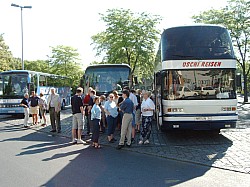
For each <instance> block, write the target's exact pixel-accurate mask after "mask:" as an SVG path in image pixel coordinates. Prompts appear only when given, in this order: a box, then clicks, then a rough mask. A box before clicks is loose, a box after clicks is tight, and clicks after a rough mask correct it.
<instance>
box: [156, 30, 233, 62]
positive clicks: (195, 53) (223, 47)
mask: <svg viewBox="0 0 250 187" xmlns="http://www.w3.org/2000/svg"><path fill="white" fill-rule="evenodd" d="M161 49H162V51H161V52H162V61H165V60H183V59H190V60H192V59H196V60H197V59H234V58H235V57H234V53H233V47H232V44H231V39H230V36H229V33H228V31H227V30H226V29H225V28H223V27H215V26H188V27H185V26H184V27H175V28H169V29H166V30H165V31H164V32H163V34H162V39H161Z"/></svg>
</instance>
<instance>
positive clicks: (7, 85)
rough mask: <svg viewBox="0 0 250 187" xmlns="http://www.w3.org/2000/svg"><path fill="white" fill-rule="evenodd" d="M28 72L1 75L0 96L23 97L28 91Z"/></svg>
mask: <svg viewBox="0 0 250 187" xmlns="http://www.w3.org/2000/svg"><path fill="white" fill-rule="evenodd" d="M27 83H28V74H21V73H10V74H2V75H0V98H11V97H13V96H14V97H15V98H22V97H23V95H24V93H26V92H27V91H28V88H27V86H28V84H27Z"/></svg>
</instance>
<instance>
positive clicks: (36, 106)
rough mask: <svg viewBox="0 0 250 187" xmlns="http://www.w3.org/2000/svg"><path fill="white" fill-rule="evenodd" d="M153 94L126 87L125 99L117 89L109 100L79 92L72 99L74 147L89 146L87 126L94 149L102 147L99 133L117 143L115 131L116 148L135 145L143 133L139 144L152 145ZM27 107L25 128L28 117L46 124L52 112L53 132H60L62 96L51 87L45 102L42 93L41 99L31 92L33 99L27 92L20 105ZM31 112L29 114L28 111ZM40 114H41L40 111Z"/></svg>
mask: <svg viewBox="0 0 250 187" xmlns="http://www.w3.org/2000/svg"><path fill="white" fill-rule="evenodd" d="M150 96H151V92H150V91H141V90H139V89H138V90H130V89H129V87H124V89H123V91H122V96H119V95H118V92H117V91H116V90H114V91H113V92H112V93H110V94H109V95H108V96H107V98H106V96H105V95H101V96H96V91H95V90H94V89H93V88H91V87H89V88H88V93H87V94H86V95H84V94H83V88H81V87H79V88H77V89H76V93H75V95H74V96H72V97H71V106H72V107H71V109H72V115H73V118H72V141H71V143H72V144H87V143H86V142H85V141H84V140H82V134H83V130H84V127H86V132H85V135H89V136H91V142H92V146H93V147H94V148H96V149H99V148H101V145H100V143H99V136H100V133H106V134H107V141H108V142H109V143H115V142H116V141H117V139H116V138H115V130H116V129H118V130H120V140H119V141H118V142H119V143H118V145H117V149H121V148H123V147H124V146H125V145H126V146H128V147H130V146H131V145H132V144H133V143H135V137H136V134H137V133H140V138H139V142H138V144H149V138H150V134H151V127H152V119H153V113H154V110H155V104H154V102H153V101H152V99H151V98H150ZM21 106H23V107H24V114H25V118H24V127H28V119H29V114H32V121H33V125H36V124H37V123H38V114H39V113H40V114H41V117H42V119H43V123H42V125H46V116H45V113H46V111H49V116H50V121H51V132H57V133H60V132H61V125H60V110H61V103H60V97H59V95H58V94H57V93H56V92H55V88H51V91H50V95H49V97H48V99H47V101H46V99H44V96H43V94H42V93H41V94H40V97H38V96H37V95H36V93H35V92H34V91H32V93H31V96H30V97H29V95H28V94H27V93H26V94H25V95H24V99H23V100H22V102H21ZM29 110H30V111H29ZM39 111H40V112H39Z"/></svg>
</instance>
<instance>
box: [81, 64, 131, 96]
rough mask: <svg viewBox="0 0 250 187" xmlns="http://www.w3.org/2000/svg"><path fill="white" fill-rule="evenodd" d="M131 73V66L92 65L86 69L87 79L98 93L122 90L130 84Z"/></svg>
mask: <svg viewBox="0 0 250 187" xmlns="http://www.w3.org/2000/svg"><path fill="white" fill-rule="evenodd" d="M129 74H130V68H129V67H126V66H124V67H121V66H105V67H104V66H103V67H101V66H90V67H88V68H87V69H86V71H85V81H86V83H87V84H88V85H89V87H93V88H94V89H95V90H96V91H97V94H98V95H99V94H103V93H108V92H112V91H113V90H117V91H118V92H120V91H122V88H123V87H124V86H127V85H128V83H129Z"/></svg>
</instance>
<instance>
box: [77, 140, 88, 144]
mask: <svg viewBox="0 0 250 187" xmlns="http://www.w3.org/2000/svg"><path fill="white" fill-rule="evenodd" d="M77 144H86V142H85V141H83V140H82V139H78V140H77Z"/></svg>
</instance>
